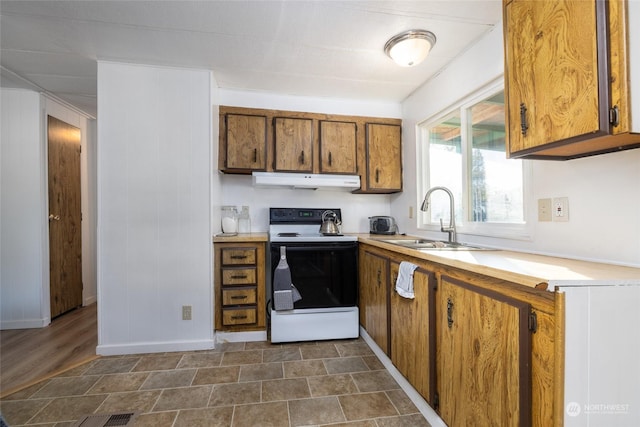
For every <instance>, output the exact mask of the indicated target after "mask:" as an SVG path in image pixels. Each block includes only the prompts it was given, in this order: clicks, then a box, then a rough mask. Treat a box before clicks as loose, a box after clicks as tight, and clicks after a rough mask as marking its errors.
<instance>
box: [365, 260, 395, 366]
mask: <svg viewBox="0 0 640 427" xmlns="http://www.w3.org/2000/svg"><path fill="white" fill-rule="evenodd" d="M360 271H361V272H363V276H362V277H363V280H361V281H360V291H359V295H360V306H361V314H360V323H361V324H362V326H363V327H364V329H365V330H366V331H367V334H369V336H370V337H371V338H373V340H374V341H375V342H376V344H378V346H379V347H380V348H381V349H382V350H383V351H384V352H385V353H386V354H389V314H388V302H389V286H388V283H389V261H388V260H387V258H384V257H382V256H379V255H375V254H372V253H370V252H366V251H365V252H363V253H362V256H361V257H360Z"/></svg>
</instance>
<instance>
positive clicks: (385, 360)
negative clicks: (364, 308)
mask: <svg viewBox="0 0 640 427" xmlns="http://www.w3.org/2000/svg"><path fill="white" fill-rule="evenodd" d="M360 336H361V337H362V338H363V339H364V340H365V341H366V343H367V344H369V347H371V350H373V352H374V353H375V354H376V356H377V357H378V359H380V362H382V364H383V365H384V367H385V368H386V369H387V371H388V372H389V374H391V376H392V377H393V379H394V380H396V382H397V383H398V385H399V386H400V388H401V389H402V390H403V391H404V392H405V393H406V394H407V396H409V399H411V401H412V402H413V404H414V405H416V407H417V408H418V410H419V411H420V413H421V414H422V415H423V416H424V417H425V419H426V420H427V421H428V422H429V424H430V425H431V427H447V425H446V424H445V423H444V421H442V418H440V416H439V415H438V414H437V413H436V411H434V410H433V408H432V407H431V406H429V404H428V403H427V401H426V400H424V399H423V397H422V396H420V393H418V391H417V390H416V389H415V388H413V386H412V385H411V384H410V383H409V381H407V379H406V378H405V377H404V376H403V375H402V374H401V373H400V371H398V369H397V368H396V367H395V366H393V363H392V362H391V359H389V357H388V356H387V355H386V354H385V353H384V351H382V349H381V348H380V347H378V344H376V342H375V341H374V340H373V338H371V337H370V336H369V334H367V331H365V330H364V328H363V327H360Z"/></svg>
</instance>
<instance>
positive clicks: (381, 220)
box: [369, 216, 398, 234]
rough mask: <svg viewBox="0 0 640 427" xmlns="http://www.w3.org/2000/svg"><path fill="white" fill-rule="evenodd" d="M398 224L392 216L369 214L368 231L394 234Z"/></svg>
mask: <svg viewBox="0 0 640 427" xmlns="http://www.w3.org/2000/svg"><path fill="white" fill-rule="evenodd" d="M397 232H398V225H397V224H396V220H395V218H394V217H392V216H370V217H369V233H371V234H396V233H397Z"/></svg>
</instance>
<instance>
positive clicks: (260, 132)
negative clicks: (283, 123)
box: [220, 114, 267, 171]
mask: <svg viewBox="0 0 640 427" xmlns="http://www.w3.org/2000/svg"><path fill="white" fill-rule="evenodd" d="M220 125H221V127H223V126H224V129H221V132H220V133H221V135H222V134H224V135H225V137H226V138H224V139H223V138H220V140H221V142H223V144H222V145H223V146H224V151H225V156H224V169H225V170H227V171H231V170H237V171H247V170H265V168H266V166H267V156H266V150H267V118H266V117H265V116H253V115H244V114H227V115H226V116H225V117H224V123H223V121H222V120H221V121H220Z"/></svg>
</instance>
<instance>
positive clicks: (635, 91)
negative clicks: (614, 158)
mask: <svg viewBox="0 0 640 427" xmlns="http://www.w3.org/2000/svg"><path fill="white" fill-rule="evenodd" d="M503 13H504V19H503V22H504V34H505V37H504V44H505V98H506V99H505V105H506V106H507V107H506V108H507V115H506V121H507V123H506V128H507V133H508V144H507V151H508V155H509V157H512V158H518V157H520V158H542V159H559V160H563V159H572V158H577V157H583V156H588V155H593V154H600V153H606V152H610V151H617V150H623V149H629V148H636V147H640V93H639V91H640V82H639V80H640V64H639V63H638V62H640V58H639V57H640V49H639V44H640V30H639V29H638V28H637V27H638V26H637V25H630V23H634V22H639V21H640V5H639V4H638V2H634V1H630V2H628V1H621V0H611V1H603V0H569V1H563V2H547V1H529V0H504V9H503Z"/></svg>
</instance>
